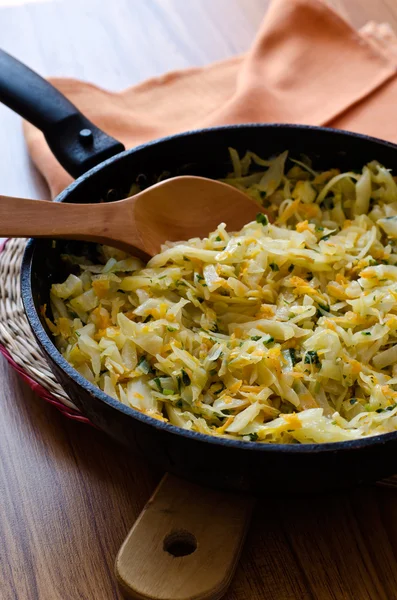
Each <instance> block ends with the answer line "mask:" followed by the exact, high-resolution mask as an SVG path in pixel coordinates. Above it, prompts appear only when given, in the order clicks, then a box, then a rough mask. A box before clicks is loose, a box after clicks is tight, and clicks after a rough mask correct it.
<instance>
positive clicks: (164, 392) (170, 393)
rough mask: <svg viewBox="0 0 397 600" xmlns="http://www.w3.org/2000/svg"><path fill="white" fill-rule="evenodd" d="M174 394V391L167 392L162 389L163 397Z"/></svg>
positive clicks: (166, 389)
mask: <svg viewBox="0 0 397 600" xmlns="http://www.w3.org/2000/svg"><path fill="white" fill-rule="evenodd" d="M174 393H175V392H174V390H169V389H168V388H164V389H163V394H164V396H172V395H173V394H174Z"/></svg>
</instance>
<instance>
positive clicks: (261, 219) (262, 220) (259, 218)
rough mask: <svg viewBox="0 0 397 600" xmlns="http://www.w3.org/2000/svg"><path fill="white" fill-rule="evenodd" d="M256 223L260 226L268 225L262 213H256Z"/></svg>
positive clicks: (267, 220)
mask: <svg viewBox="0 0 397 600" xmlns="http://www.w3.org/2000/svg"><path fill="white" fill-rule="evenodd" d="M256 222H257V223H261V224H262V225H269V219H268V218H267V216H266V215H264V214H263V213H258V214H257V215H256Z"/></svg>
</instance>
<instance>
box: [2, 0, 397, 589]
mask: <svg viewBox="0 0 397 600" xmlns="http://www.w3.org/2000/svg"><path fill="white" fill-rule="evenodd" d="M329 2H330V3H332V4H333V5H334V6H336V7H337V8H339V9H342V10H343V11H344V14H345V16H346V18H348V19H350V20H351V22H352V23H353V24H354V25H355V26H357V27H359V26H361V25H363V24H364V23H365V22H366V21H368V20H369V19H376V20H377V21H389V22H390V23H392V24H393V25H394V27H395V28H396V29H397V4H396V2H395V0H329ZM10 4H14V5H13V6H5V7H3V6H2V3H1V2H0V23H1V31H2V39H1V44H2V46H3V47H4V49H5V50H7V51H8V52H11V53H13V54H15V55H16V56H17V57H18V58H20V59H21V60H24V61H26V62H28V63H29V65H31V66H32V67H33V68H35V69H37V70H39V71H40V72H41V73H43V74H44V75H50V74H51V75H63V76H74V77H80V78H85V79H87V80H89V81H93V82H95V83H97V84H99V85H102V86H104V87H107V88H111V89H120V88H123V87H125V86H126V85H129V84H130V83H134V82H137V81H139V80H142V79H144V78H146V77H150V76H153V75H158V74H160V73H162V72H164V71H166V70H169V69H175V68H180V67H184V66H190V65H201V64H205V63H207V62H209V61H213V60H219V59H222V58H226V57H228V56H230V55H233V54H236V53H240V52H244V51H245V50H246V49H247V48H248V46H249V44H250V43H251V41H252V39H253V37H254V35H255V32H256V30H257V28H258V27H259V25H260V21H261V18H262V16H263V14H264V12H265V10H266V6H267V4H268V2H267V1H266V0H189V2H186V0H144V1H143V0H113V1H112V2H98V1H96V0H56V1H50V0H47V1H41V2H37V3H35V2H31V1H30V2H29V3H28V4H23V3H22V0H21V2H13V1H12V0H8V5H10ZM203 40H205V43H203ZM0 140H1V147H2V159H1V161H0V181H1V193H3V194H10V195H16V196H27V197H45V193H46V190H45V187H44V185H43V182H42V180H41V178H40V177H39V176H38V175H37V173H36V172H35V171H34V170H33V168H32V167H31V165H30V163H29V161H28V158H27V155H26V151H25V147H24V144H23V139H22V134H21V129H20V121H19V119H18V117H17V116H16V115H13V114H12V113H11V112H10V111H9V110H8V109H6V108H4V107H0ZM0 377H1V381H2V386H1V389H0V402H1V406H2V415H1V419H0V501H1V510H0V598H1V600H109V599H112V600H113V599H120V598H121V597H122V596H121V594H120V592H119V590H118V588H117V586H116V583H115V577H114V573H113V563H114V559H115V556H116V554H117V551H118V549H119V548H120V545H121V544H122V542H123V540H124V538H125V536H126V534H127V532H128V530H129V529H130V528H131V526H132V524H133V523H134V521H135V520H136V518H137V517H138V515H139V513H140V511H141V509H142V508H143V506H144V504H145V502H146V501H147V499H148V498H149V497H150V495H151V493H152V491H153V489H154V488H155V486H156V484H157V483H158V481H159V479H160V476H161V473H158V472H156V471H155V470H154V469H152V468H149V467H148V465H146V464H144V463H143V462H142V461H138V460H136V459H135V458H134V457H133V456H131V455H129V454H126V453H125V451H124V450H123V449H121V448H119V447H118V446H116V445H115V444H114V443H113V442H112V441H111V440H109V439H108V438H107V437H106V436H104V435H103V434H102V433H101V432H99V431H96V430H95V429H92V428H89V427H87V426H85V425H80V424H76V423H73V422H71V421H68V420H66V419H65V418H63V417H62V416H61V415H60V414H59V413H58V412H57V411H56V410H55V409H53V408H52V407H51V406H49V405H47V404H46V403H44V402H43V401H41V400H40V399H39V398H37V397H36V396H35V395H34V394H33V393H32V392H31V391H30V390H29V389H28V387H27V386H26V385H24V384H23V383H22V382H21V380H20V379H19V378H18V376H17V375H15V374H14V372H13V371H12V370H11V369H10V368H9V367H8V365H7V364H6V363H5V361H4V360H0ZM396 566H397V490H393V489H387V488H380V487H379V488H364V489H357V490H354V491H350V492H345V493H342V492H341V493H337V494H329V495H326V496H321V495H318V496H310V497H309V498H304V497H296V496H291V497H269V498H263V499H262V500H261V501H260V503H259V504H258V506H257V509H256V512H255V515H254V519H253V523H252V527H251V530H250V532H249V535H248V538H247V543H246V544H245V548H244V550H243V554H242V557H241V561H240V565H239V567H238V569H237V573H236V576H235V578H234V580H233V582H232V586H231V588H230V589H229V591H228V593H227V595H226V599H227V600H317V599H320V600H395V599H396V600H397V569H396Z"/></svg>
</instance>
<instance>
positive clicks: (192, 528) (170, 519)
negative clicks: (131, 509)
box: [115, 475, 254, 600]
mask: <svg viewBox="0 0 397 600" xmlns="http://www.w3.org/2000/svg"><path fill="white" fill-rule="evenodd" d="M253 506H254V499H253V498H251V497H249V496H240V495H237V494H232V493H226V492H219V491H215V490H211V489H208V488H204V487H200V486H199V485H196V484H194V483H189V482H187V481H183V480H181V479H178V478H177V477H174V476H173V475H166V476H165V477H164V478H163V479H162V481H161V482H160V485H159V486H158V488H157V490H156V491H155V492H154V494H153V496H152V497H151V499H150V500H149V502H148V503H147V504H146V506H145V508H144V509H143V511H142V513H141V514H140V516H139V517H138V520H137V521H136V523H135V524H134V526H133V528H132V529H131V531H130V533H129V535H128V537H127V539H126V540H125V542H124V544H123V545H122V547H121V549H120V551H119V553H118V556H117V558H116V565H115V570H116V576H117V579H118V581H119V583H120V585H121V586H122V588H123V589H124V591H125V592H127V593H128V594H129V596H130V597H132V598H138V599H139V600H217V599H218V598H221V597H222V596H223V594H224V593H225V592H226V590H227V588H228V586H229V584H230V581H231V579H232V576H233V574H234V570H235V568H236V565H237V562H238V558H239V556H240V552H241V549H242V545H243V541H244V537H245V533H246V531H247V527H248V524H249V522H250V517H251V513H252V509H253Z"/></svg>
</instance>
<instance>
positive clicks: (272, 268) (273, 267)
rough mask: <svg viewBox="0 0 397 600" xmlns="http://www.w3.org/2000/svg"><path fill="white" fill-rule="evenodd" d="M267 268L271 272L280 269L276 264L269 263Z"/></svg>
mask: <svg viewBox="0 0 397 600" xmlns="http://www.w3.org/2000/svg"><path fill="white" fill-rule="evenodd" d="M269 267H270V268H271V270H272V271H279V270H280V267H279V266H278V265H276V263H270V264H269Z"/></svg>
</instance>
